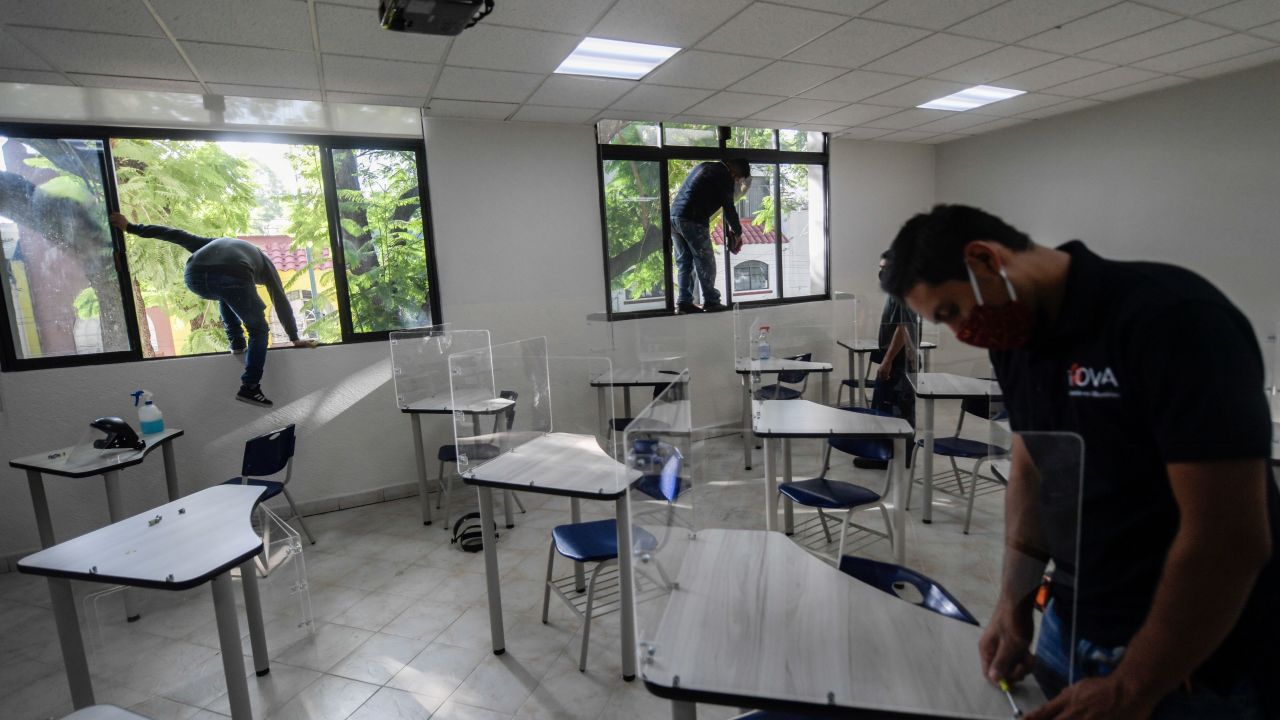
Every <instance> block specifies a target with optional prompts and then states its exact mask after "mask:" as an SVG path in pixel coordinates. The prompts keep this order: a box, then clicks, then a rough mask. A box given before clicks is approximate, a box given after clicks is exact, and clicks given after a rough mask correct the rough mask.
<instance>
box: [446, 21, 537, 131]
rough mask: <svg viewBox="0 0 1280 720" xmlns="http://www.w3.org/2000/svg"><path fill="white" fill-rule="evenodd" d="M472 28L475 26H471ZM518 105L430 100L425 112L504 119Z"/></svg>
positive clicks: (483, 118) (448, 115)
mask: <svg viewBox="0 0 1280 720" xmlns="http://www.w3.org/2000/svg"><path fill="white" fill-rule="evenodd" d="M472 29H473V30H474V29H475V28H472ZM519 107H520V106H519V105H516V104H514V103H486V102H471V101H470V100H432V101H431V103H430V104H429V105H427V114H428V115H434V116H436V117H461V118H479V119H482V120H506V119H507V117H509V116H510V115H511V113H513V112H515V111H516V110H517V109H518V108H519Z"/></svg>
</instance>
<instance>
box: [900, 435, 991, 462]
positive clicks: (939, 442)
mask: <svg viewBox="0 0 1280 720" xmlns="http://www.w3.org/2000/svg"><path fill="white" fill-rule="evenodd" d="M921 446H922V447H923V442H922V443H921ZM933 452H934V454H936V455H945V456H948V457H959V458H983V457H986V456H988V455H997V456H998V455H1004V454H1005V453H1006V452H1008V451H1007V450H1005V449H1004V448H1002V447H1000V446H999V445H992V444H990V443H984V442H982V441H981V440H969V439H968V438H961V437H943V438H937V439H935V440H934V441H933Z"/></svg>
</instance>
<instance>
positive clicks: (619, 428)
mask: <svg viewBox="0 0 1280 720" xmlns="http://www.w3.org/2000/svg"><path fill="white" fill-rule="evenodd" d="M658 372H659V373H661V374H663V375H679V373H677V372H675V371H672V370H659V371H658ZM669 387H671V383H667V384H666V385H654V386H653V397H654V398H657V397H658V396H659V395H661V394H662V393H663V392H665V391H666V389H667V388H669ZM632 420H635V418H630V417H616V418H609V447H611V448H613V449H614V452H615V454H616V452H617V449H618V447H617V446H618V442H617V438H618V436H619V435H621V434H622V433H623V432H625V431H626V429H627V426H628V425H630V424H631V421H632Z"/></svg>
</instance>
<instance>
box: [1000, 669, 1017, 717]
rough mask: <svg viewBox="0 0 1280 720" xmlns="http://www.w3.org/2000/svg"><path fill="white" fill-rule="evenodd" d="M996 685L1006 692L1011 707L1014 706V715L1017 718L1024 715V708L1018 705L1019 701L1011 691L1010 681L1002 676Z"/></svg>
mask: <svg viewBox="0 0 1280 720" xmlns="http://www.w3.org/2000/svg"><path fill="white" fill-rule="evenodd" d="M996 686H997V687H999V688H1000V691H1001V692H1003V693H1004V696H1005V697H1006V698H1008V700H1009V707H1011V708H1013V716H1014V717H1016V718H1020V717H1022V708H1020V707H1018V703H1016V702H1014V701H1013V693H1011V692H1009V681H1008V680H1005V679H1004V678H1000V680H999V681H998V682H997V683H996Z"/></svg>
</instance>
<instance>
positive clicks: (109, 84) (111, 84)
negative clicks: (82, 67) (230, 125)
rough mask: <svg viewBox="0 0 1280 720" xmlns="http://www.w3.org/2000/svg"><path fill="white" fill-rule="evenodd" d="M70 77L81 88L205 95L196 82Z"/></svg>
mask: <svg viewBox="0 0 1280 720" xmlns="http://www.w3.org/2000/svg"><path fill="white" fill-rule="evenodd" d="M68 76H69V77H70V78H71V80H72V81H73V82H75V84H76V85H79V86H81V87H99V88H119V89H122V90H156V91H160V92H176V93H195V94H197V95H201V94H204V88H201V87H200V83H198V82H196V81H194V80H159V79H155V78H140V77H129V76H121V75H91V74H88V73H68Z"/></svg>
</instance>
